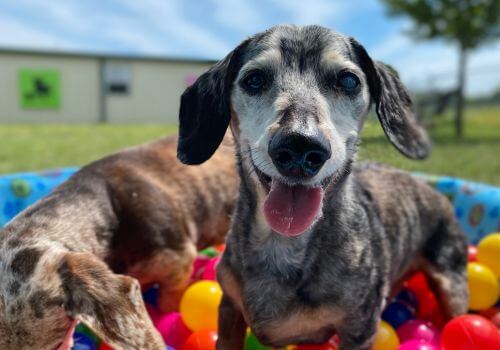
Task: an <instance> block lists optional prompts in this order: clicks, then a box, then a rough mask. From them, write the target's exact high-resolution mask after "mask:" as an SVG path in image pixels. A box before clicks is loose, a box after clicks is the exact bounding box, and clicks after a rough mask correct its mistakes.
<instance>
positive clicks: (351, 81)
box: [337, 72, 359, 92]
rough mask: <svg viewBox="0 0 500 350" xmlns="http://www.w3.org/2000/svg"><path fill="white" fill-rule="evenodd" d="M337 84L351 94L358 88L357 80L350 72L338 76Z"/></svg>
mask: <svg viewBox="0 0 500 350" xmlns="http://www.w3.org/2000/svg"><path fill="white" fill-rule="evenodd" d="M337 84H338V85H339V87H341V88H342V89H344V90H346V91H349V92H351V91H354V90H356V88H357V87H358V86H359V78H358V77H357V76H356V75H355V74H353V73H351V72H344V73H341V75H340V76H339V78H338V80H337Z"/></svg>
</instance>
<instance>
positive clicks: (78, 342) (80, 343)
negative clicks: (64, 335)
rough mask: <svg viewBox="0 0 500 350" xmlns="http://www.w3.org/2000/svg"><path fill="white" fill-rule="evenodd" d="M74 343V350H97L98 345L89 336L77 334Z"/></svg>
mask: <svg viewBox="0 0 500 350" xmlns="http://www.w3.org/2000/svg"><path fill="white" fill-rule="evenodd" d="M73 342H74V344H73V347H72V348H71V349H72V350H97V344H96V343H95V342H94V340H93V339H92V338H91V337H89V336H88V335H87V334H84V333H79V332H75V334H73Z"/></svg>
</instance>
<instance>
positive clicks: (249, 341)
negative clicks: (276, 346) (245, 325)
mask: <svg viewBox="0 0 500 350" xmlns="http://www.w3.org/2000/svg"><path fill="white" fill-rule="evenodd" d="M244 350H272V348H270V347H267V346H264V345H262V344H261V343H260V341H259V340H258V339H257V337H256V336H255V335H253V334H252V333H251V332H248V333H247V337H246V339H245V347H244Z"/></svg>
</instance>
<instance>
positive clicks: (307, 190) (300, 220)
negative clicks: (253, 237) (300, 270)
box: [252, 162, 325, 237]
mask: <svg viewBox="0 0 500 350" xmlns="http://www.w3.org/2000/svg"><path fill="white" fill-rule="evenodd" d="M252 163H253V162H252ZM253 166H254V168H255V171H256V173H257V176H258V178H259V180H260V182H261V184H262V186H263V187H264V188H265V189H266V191H267V197H266V199H265V202H264V217H265V218H266V221H267V223H268V224H269V226H270V227H271V228H272V229H273V230H274V231H276V232H277V233H280V234H282V235H284V236H288V237H292V236H298V235H300V234H302V233H304V232H305V231H307V229H308V228H310V227H311V226H312V225H313V223H314V221H315V220H316V219H317V218H318V217H319V214H320V212H321V206H322V203H323V195H324V187H325V186H306V185H301V184H294V185H289V184H286V183H283V182H281V181H279V180H277V179H273V178H271V177H270V176H268V175H266V174H264V173H263V172H262V171H260V170H259V168H257V167H256V166H255V164H253Z"/></svg>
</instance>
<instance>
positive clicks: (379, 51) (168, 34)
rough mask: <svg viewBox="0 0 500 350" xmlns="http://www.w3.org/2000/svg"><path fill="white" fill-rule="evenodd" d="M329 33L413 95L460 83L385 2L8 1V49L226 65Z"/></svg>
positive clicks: (477, 67) (471, 85)
mask: <svg viewBox="0 0 500 350" xmlns="http://www.w3.org/2000/svg"><path fill="white" fill-rule="evenodd" d="M283 23H293V24H298V25H307V24H319V25H323V26H326V27H329V28H332V29H334V30H336V31H339V32H342V33H344V34H347V35H350V36H353V37H355V38H356V39H357V40H358V41H359V42H360V43H361V44H363V45H364V46H365V47H366V49H367V50H368V52H369V53H370V55H371V57H372V58H374V59H377V60H381V61H383V62H385V63H388V64H390V65H392V66H393V67H395V68H396V69H397V70H398V72H399V74H400V76H401V78H402V80H403V81H404V83H405V84H407V85H408V86H409V87H410V88H411V89H413V90H417V91H433V90H435V89H447V88H450V87H453V86H454V84H455V82H456V66H457V62H458V55H457V50H456V48H455V47H454V45H453V44H451V43H446V42H443V41H439V40H437V41H415V40H414V39H412V38H411V37H409V36H408V35H407V33H408V31H411V28H412V23H411V22H410V20H408V19H406V18H402V17H397V18H394V17H388V16H387V11H386V9H385V8H384V6H383V4H382V3H381V2H380V1H379V0H253V1H251V0H45V1H43V0H0V48H2V47H9V48H11V47H16V48H28V49H44V50H61V51H72V52H91V53H110V54H132V55H141V56H142V55H144V56H162V57H176V58H200V59H220V58H222V57H224V56H225V55H226V54H227V53H228V52H229V51H231V49H232V48H234V47H235V46H236V45H237V44H238V43H239V42H240V41H242V40H243V39H245V38H246V37H248V36H250V35H252V34H254V33H257V32H259V31H262V30H265V29H267V28H269V27H271V26H273V25H276V24H283ZM467 82H468V87H467V93H468V95H474V96H477V95H485V94H489V93H491V92H492V91H494V90H495V89H497V88H498V87H500V41H496V42H491V43H487V44H485V45H483V46H482V47H480V48H479V49H477V50H475V51H474V52H473V53H471V54H470V56H469V67H468V75H467Z"/></svg>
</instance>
